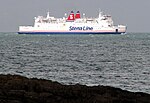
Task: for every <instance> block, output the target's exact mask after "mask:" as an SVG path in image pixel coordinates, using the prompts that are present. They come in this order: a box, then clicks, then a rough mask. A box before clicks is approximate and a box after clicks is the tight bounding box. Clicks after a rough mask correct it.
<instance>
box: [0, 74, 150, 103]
mask: <svg viewBox="0 0 150 103" xmlns="http://www.w3.org/2000/svg"><path fill="white" fill-rule="evenodd" d="M0 103H150V95H149V94H146V93H140V92H138V93H134V92H129V91H124V90H121V89H119V88H113V87H109V86H93V87H88V86H84V85H80V84H76V85H62V84H60V83H57V82H53V81H50V80H43V79H35V78H32V79H29V78H26V77H22V76H18V75H0Z"/></svg>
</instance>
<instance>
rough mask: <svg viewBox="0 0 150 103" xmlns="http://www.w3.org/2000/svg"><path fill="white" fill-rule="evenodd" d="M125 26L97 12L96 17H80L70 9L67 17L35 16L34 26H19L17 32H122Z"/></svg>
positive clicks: (78, 13)
mask: <svg viewBox="0 0 150 103" xmlns="http://www.w3.org/2000/svg"><path fill="white" fill-rule="evenodd" d="M125 32H126V26H124V25H118V26H115V25H114V24H113V20H112V17H111V16H110V15H105V14H103V13H102V12H99V15H98V17H96V18H92V17H91V18H90V17H85V14H83V17H81V15H80V12H79V11H77V13H76V14H74V12H73V11H71V13H70V15H69V16H68V17H63V18H55V17H52V16H50V14H49V12H48V13H47V16H46V17H43V16H38V17H35V22H34V26H19V31H18V33H19V34H122V33H125Z"/></svg>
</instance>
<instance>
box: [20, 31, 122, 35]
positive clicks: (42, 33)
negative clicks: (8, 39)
mask: <svg viewBox="0 0 150 103" xmlns="http://www.w3.org/2000/svg"><path fill="white" fill-rule="evenodd" d="M122 33H125V32H18V34H41V35H48V34H122Z"/></svg>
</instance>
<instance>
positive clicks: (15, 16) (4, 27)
mask: <svg viewBox="0 0 150 103" xmlns="http://www.w3.org/2000/svg"><path fill="white" fill-rule="evenodd" d="M149 5H150V0H0V32H17V30H18V26H19V25H33V18H34V17H35V16H38V15H43V16H45V15H46V12H47V11H49V12H50V13H51V15H52V16H56V17H62V16H64V13H70V11H71V10H73V11H74V12H76V11H77V10H79V11H80V12H81V13H85V14H86V16H89V17H96V16H98V11H99V9H101V10H102V11H104V12H105V13H106V14H110V15H112V17H113V20H114V23H115V24H124V25H127V27H128V30H127V32H150V20H149V18H150V12H149V10H150V6H149Z"/></svg>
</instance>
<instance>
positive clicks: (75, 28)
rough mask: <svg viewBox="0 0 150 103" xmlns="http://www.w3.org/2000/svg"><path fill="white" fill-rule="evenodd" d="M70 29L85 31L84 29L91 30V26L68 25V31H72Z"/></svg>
mask: <svg viewBox="0 0 150 103" xmlns="http://www.w3.org/2000/svg"><path fill="white" fill-rule="evenodd" d="M72 30H82V31H86V30H93V27H89V26H82V27H75V26H70V27H69V31H72Z"/></svg>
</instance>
